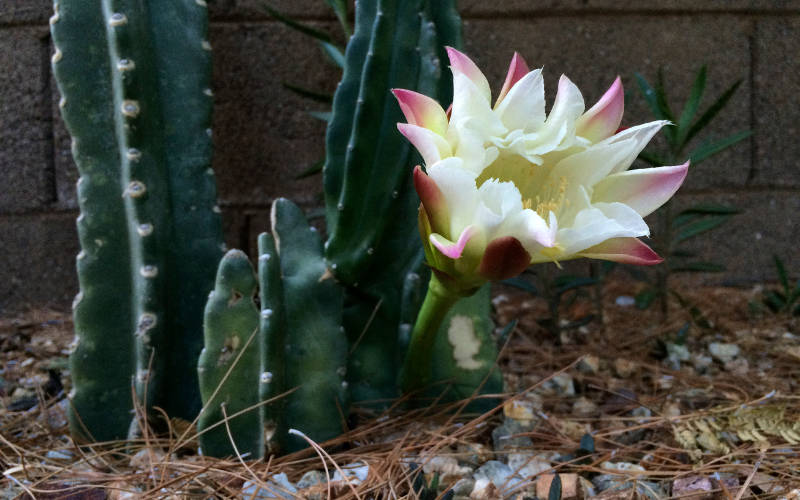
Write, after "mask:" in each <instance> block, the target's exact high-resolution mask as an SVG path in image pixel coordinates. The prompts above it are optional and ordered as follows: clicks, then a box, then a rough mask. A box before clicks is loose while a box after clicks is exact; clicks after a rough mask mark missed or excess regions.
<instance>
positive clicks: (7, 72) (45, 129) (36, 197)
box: [0, 28, 55, 213]
mask: <svg viewBox="0 0 800 500" xmlns="http://www.w3.org/2000/svg"><path fill="white" fill-rule="evenodd" d="M47 36H48V31H47V29H46V28H41V29H40V28H12V29H5V30H0V60H2V64H3V70H2V71H0V179H2V180H3V182H1V183H0V212H6V213H8V212H24V211H27V210H31V209H37V208H41V207H44V206H46V205H47V204H49V203H52V202H54V201H55V192H54V191H55V189H54V179H53V176H54V172H53V169H52V154H51V121H52V120H51V113H50V87H49V77H48V73H47V72H48V71H49V68H50V66H49V61H50V55H49V50H48V45H47V42H46V37H47Z"/></svg>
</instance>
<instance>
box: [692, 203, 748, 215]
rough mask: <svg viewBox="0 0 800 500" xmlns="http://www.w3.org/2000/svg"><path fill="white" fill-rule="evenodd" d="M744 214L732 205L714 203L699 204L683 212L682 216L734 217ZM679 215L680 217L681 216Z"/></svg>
mask: <svg viewBox="0 0 800 500" xmlns="http://www.w3.org/2000/svg"><path fill="white" fill-rule="evenodd" d="M740 213H742V209H741V208H739V207H732V206H730V205H714V204H712V203H698V204H697V205H692V206H691V207H689V208H686V209H684V210H683V211H681V213H680V214H700V215H726V214H729V215H734V214H740ZM680 214H679V215H680Z"/></svg>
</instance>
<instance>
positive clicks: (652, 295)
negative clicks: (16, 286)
mask: <svg viewBox="0 0 800 500" xmlns="http://www.w3.org/2000/svg"><path fill="white" fill-rule="evenodd" d="M657 296H658V290H656V289H655V288H645V289H644V290H642V291H641V292H639V293H637V294H636V297H634V302H635V304H636V309H639V310H640V311H643V310H645V309H647V308H648V307H650V304H652V303H653V301H654V300H656V297H657Z"/></svg>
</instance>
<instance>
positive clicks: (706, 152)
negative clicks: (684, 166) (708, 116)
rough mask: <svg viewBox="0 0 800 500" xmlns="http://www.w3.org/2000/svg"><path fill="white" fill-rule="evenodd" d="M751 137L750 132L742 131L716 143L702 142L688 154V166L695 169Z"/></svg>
mask: <svg viewBox="0 0 800 500" xmlns="http://www.w3.org/2000/svg"><path fill="white" fill-rule="evenodd" d="M752 135H753V131H752V130H743V131H741V132H738V133H736V134H733V135H731V136H728V137H726V138H724V139H720V140H718V141H704V142H703V143H702V144H700V145H699V146H698V147H697V148H696V149H695V150H694V151H692V152H691V154H689V161H690V162H691V164H690V165H692V166H694V167H696V166H697V165H699V164H700V163H702V162H704V161H705V160H707V159H708V158H710V157H712V156H714V155H715V154H717V153H721V152H722V151H725V150H726V149H728V148H729V147H731V146H734V145H736V144H738V143H740V142H742V141H743V140H745V139H747V138H748V137H750V136H752Z"/></svg>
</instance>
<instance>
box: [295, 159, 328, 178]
mask: <svg viewBox="0 0 800 500" xmlns="http://www.w3.org/2000/svg"><path fill="white" fill-rule="evenodd" d="M324 166H325V158H320V159H319V160H317V161H315V162H314V163H312V164H311V165H309V166H308V167H306V168H305V170H303V171H302V172H300V173H299V174H297V177H295V179H297V180H300V179H305V178H306V177H311V176H313V175H317V174H319V173H322V167H324Z"/></svg>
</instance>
